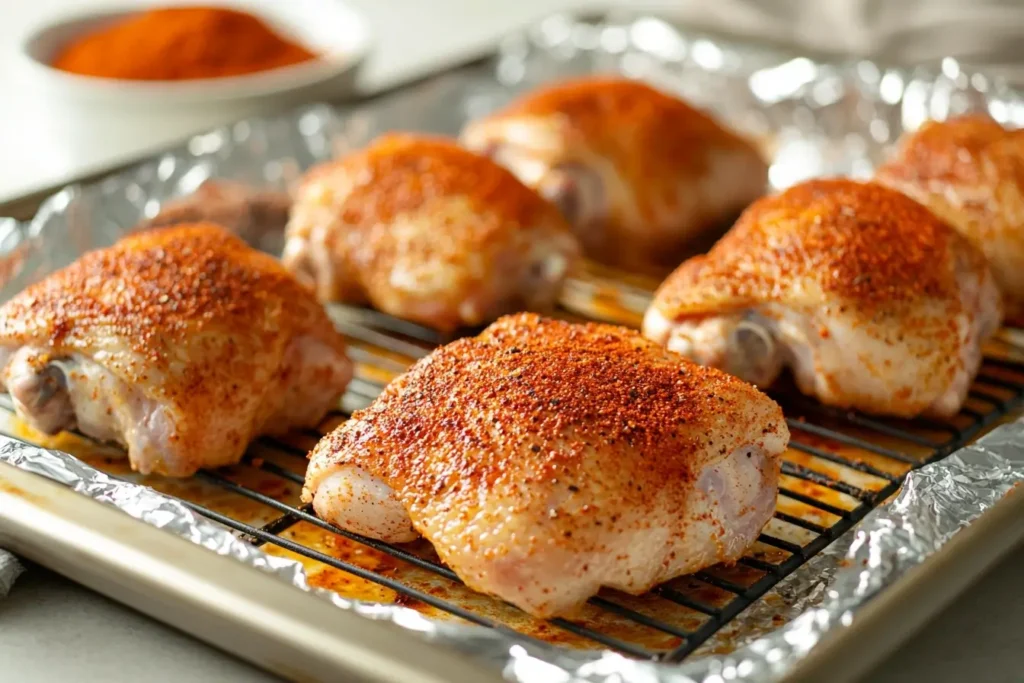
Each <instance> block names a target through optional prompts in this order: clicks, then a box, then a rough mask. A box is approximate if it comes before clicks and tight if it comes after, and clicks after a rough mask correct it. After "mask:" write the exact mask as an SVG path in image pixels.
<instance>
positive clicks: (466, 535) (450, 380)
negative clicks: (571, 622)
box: [303, 314, 789, 617]
mask: <svg viewBox="0 0 1024 683" xmlns="http://www.w3.org/2000/svg"><path fill="white" fill-rule="evenodd" d="M788 439H789V432H788V430H787V428H786V423H785V420H784V419H783V416H782V410H781V409H780V408H779V406H778V405H776V404H775V403H774V402H773V401H772V400H771V399H769V398H768V397H767V396H765V395H764V394H762V393H761V392H759V391H758V390H757V389H755V388H754V387H752V386H750V385H749V384H746V383H744V382H741V381H740V380H738V379H735V378H733V377H730V376H728V375H726V374H725V373H722V372H719V371H717V370H714V369H711V368H704V367H700V366H698V365H695V364H693V363H690V362H689V361H687V360H685V359H683V358H682V357H680V356H677V355H676V354H674V353H671V352H669V351H666V350H665V349H664V348H662V347H659V346H657V345H656V344H653V343H651V342H649V341H647V340H645V339H643V338H642V337H641V336H640V335H639V334H638V333H636V332H634V331H631V330H627V329H624V328H621V327H613V326H610V325H600V324H587V325H574V324H570V323H567V322H562V321H556V320H548V319H544V318H541V317H538V316H536V315H534V314H518V315H514V316H508V317H505V318H502V319H500V320H499V321H497V322H496V323H494V324H493V325H491V326H490V327H488V328H487V329H486V330H485V331H484V332H483V333H482V334H481V335H479V336H478V337H474V338H464V339H460V340H459V341H456V342H454V343H451V344H448V345H447V346H443V347H441V348H439V349H438V350H436V351H434V352H433V353H432V354H431V355H429V356H428V357H426V358H425V359H423V360H421V361H419V362H418V363H416V365H414V366H413V367H412V369H411V370H409V372H407V373H406V374H404V375H402V376H401V377H399V378H397V379H396V380H395V381H394V382H392V383H391V384H390V385H389V386H388V387H387V388H386V389H385V391H384V393H383V394H382V395H381V396H380V397H379V398H378V399H377V400H376V401H375V402H374V403H373V404H372V405H371V406H370V407H369V408H367V409H366V410H362V411H359V412H357V413H355V414H354V415H353V417H352V419H351V420H350V421H349V422H347V423H345V424H344V425H342V426H341V427H339V428H338V429H337V430H335V431H334V432H333V433H331V434H330V435H328V436H326V437H324V438H323V439H322V440H321V441H320V443H319V444H318V445H317V446H316V448H315V449H314V451H313V452H312V454H311V463H310V466H309V469H308V472H307V474H306V486H305V489H304V491H303V500H304V501H306V502H312V504H313V507H314V508H315V510H316V512H317V514H318V515H320V517H321V518H323V519H325V520H327V521H329V522H331V523H333V524H335V525H337V526H339V527H341V528H343V529H348V530H350V531H353V532H357V533H360V534H363V535H366V536H370V537H373V538H378V539H381V540H384V541H388V542H398V543H401V542H405V541H411V540H413V539H415V538H417V537H418V536H419V535H422V536H423V537H424V538H426V539H427V540H428V541H430V543H432V544H433V546H434V548H435V550H436V551H437V553H438V555H439V556H440V558H441V559H442V560H443V561H444V562H445V564H447V565H448V566H449V567H451V568H452V570H454V571H455V572H456V573H457V574H458V575H459V577H460V578H461V579H462V580H463V581H464V582H465V583H466V584H467V585H468V586H470V587H471V588H473V589H475V590H478V591H481V592H484V593H488V594H491V595H496V596H498V597H500V598H502V599H504V600H507V601H508V602H511V603H512V604H514V605H517V606H518V607H520V608H522V609H523V610H525V611H526V612H529V613H530V614H533V615H535V616H539V617H550V616H555V615H564V614H569V613H571V612H572V611H573V610H574V608H576V607H577V606H578V605H580V604H582V603H583V602H585V601H586V600H587V598H589V597H590V596H592V595H594V594H595V593H597V591H598V590H599V589H600V588H601V587H602V586H609V587H612V588H617V589H619V590H623V591H626V592H628V593H632V594H641V593H644V592H645V591H647V590H649V589H650V588H652V587H653V586H654V585H656V584H658V583H661V582H663V581H666V580H668V579H670V578H672V577H674V576H678V575H680V574H686V573H689V572H693V571H696V570H698V569H700V568H702V567H707V566H709V565H712V564H715V563H717V562H728V561H733V560H736V559H737V558H739V557H740V556H741V555H742V554H743V552H744V551H745V550H746V549H747V548H748V547H749V546H750V545H751V544H752V543H753V542H754V541H755V540H756V539H757V536H758V533H759V532H760V531H761V529H762V527H763V526H764V524H765V523H766V522H767V521H768V519H769V518H770V517H771V516H772V514H773V511H774V509H775V498H776V493H777V487H778V482H777V478H778V474H779V467H780V455H781V453H782V452H783V451H784V450H785V447H786V444H787V442H788Z"/></svg>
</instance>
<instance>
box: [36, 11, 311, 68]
mask: <svg viewBox="0 0 1024 683" xmlns="http://www.w3.org/2000/svg"><path fill="white" fill-rule="evenodd" d="M316 57H317V56H316V54H315V53H313V52H311V51H310V50H308V49H306V48H305V47H303V46H302V45H298V44H296V43H294V42H292V41H290V40H288V39H286V38H284V37H282V36H280V35H278V34H277V33H275V32H274V31H273V30H272V29H271V28H270V27H268V26H267V25H266V24H265V23H263V21H261V20H260V19H258V18H256V17H254V16H252V15H251V14H246V13H245V12H239V11H235V10H230V9H226V8H217V7H177V8H167V9H154V10H150V11H147V12H143V13H140V14H136V15H133V16H131V17H128V18H126V19H124V20H123V21H120V22H118V23H116V24H114V25H112V26H108V27H106V28H104V29H102V30H99V31H96V32H94V33H90V34H88V35H85V36H83V37H81V38H79V39H78V40H76V41H75V42H73V43H71V44H70V45H69V46H67V47H66V48H65V49H64V50H63V51H62V52H61V53H60V54H59V55H58V56H57V58H56V59H55V60H54V62H53V66H54V67H56V68H58V69H62V70H64V71H68V72H71V73H76V74H81V75H85V76H97V77H100V78H119V79H127V80H139V81H179V80H193V79H202V78H217V77H222V76H238V75H241V74H248V73H254V72H258V71H267V70H269V69H276V68H278V67H282V66H289V65H292V64H298V63H300V62H306V61H309V60H312V59H316Z"/></svg>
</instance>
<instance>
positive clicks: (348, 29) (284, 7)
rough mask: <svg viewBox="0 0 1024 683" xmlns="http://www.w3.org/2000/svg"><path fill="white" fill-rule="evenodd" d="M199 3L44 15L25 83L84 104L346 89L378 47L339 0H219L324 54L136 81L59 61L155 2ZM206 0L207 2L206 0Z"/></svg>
mask: <svg viewBox="0 0 1024 683" xmlns="http://www.w3.org/2000/svg"><path fill="white" fill-rule="evenodd" d="M188 4H197V2H196V0H192V2H188V1H187V0H167V1H165V2H160V3H158V4H157V3H138V2H130V1H126V2H122V3H121V4H120V5H112V6H109V7H106V8H102V9H95V10H93V11H91V12H89V13H86V14H79V15H64V16H61V17H57V18H54V19H52V20H50V21H47V22H44V23H42V24H41V25H39V26H38V28H36V29H35V30H33V31H31V32H29V33H28V35H27V36H26V38H25V40H24V41H23V42H22V44H21V60H20V62H21V63H20V68H21V71H22V76H23V79H22V80H23V81H24V83H25V84H26V85H27V86H28V87H30V88H32V89H35V90H37V91H42V92H43V93H44V94H45V95H46V96H48V97H56V98H58V99H60V100H64V101H69V102H77V103H82V104H103V105H115V106H119V107H146V108H151V107H158V108H161V109H165V108H168V107H171V108H180V107H197V106H199V107H201V106H204V105H218V104H219V105H226V104H228V103H256V102H260V101H264V100H267V101H269V100H273V101H275V102H281V101H292V100H296V101H297V100H302V99H310V98H313V97H317V98H324V97H327V98H333V97H341V96H343V95H345V94H347V91H349V90H351V89H352V87H353V84H354V82H355V75H356V72H357V71H358V68H359V66H360V65H361V64H362V62H363V61H364V60H365V58H366V56H367V54H368V53H369V51H370V46H371V42H372V40H371V35H370V28H369V26H368V24H367V22H366V20H365V19H364V18H363V17H362V15H360V14H359V13H358V12H356V11H355V10H353V9H352V8H351V7H348V6H347V5H346V4H345V3H343V2H340V1H339V0H263V1H262V2H260V1H257V0H249V1H242V0H213V1H212V2H211V3H209V4H212V5H216V6H222V7H231V8H234V9H242V10H245V11H247V12H250V13H251V14H253V15H255V16H257V17H259V18H260V19H262V20H263V21H265V22H266V23H267V24H268V25H269V26H271V27H272V28H273V29H274V30H276V31H277V32H279V33H280V34H282V35H284V36H286V37H289V38H291V39H294V40H296V41H297V42H300V43H302V44H303V45H305V46H307V47H308V48H310V49H311V50H313V51H315V52H317V53H319V54H320V56H321V58H320V59H317V60H313V61H310V62H305V63H301V64H296V65H293V66H287V67H282V68H279V69H273V70H270V71H264V72H259V73H253V74H247V75H244V76H228V77H223V78H212V79H199V80H188V81H133V80H123V79H114V78H96V77H92V76H81V75H77V74H72V73H68V72H66V71H61V70H60V69H55V68H53V67H52V66H50V63H51V62H52V61H53V59H54V58H55V56H56V54H57V52H58V51H59V50H60V49H61V48H62V47H63V46H65V45H66V44H67V43H68V42H70V41H71V40H73V39H74V38H75V37H76V36H80V35H82V34H83V33H85V32H88V31H92V30H96V29H99V28H102V27H104V26H107V25H109V24H111V23H113V22H115V21H117V20H118V19H121V18H123V17H125V16H127V15H129V14H135V13H138V12H140V11H143V10H144V9H146V8H147V7H149V6H159V7H168V6H173V5H188ZM204 4H205V3H204Z"/></svg>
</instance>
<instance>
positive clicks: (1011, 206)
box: [876, 115, 1024, 325]
mask: <svg viewBox="0 0 1024 683" xmlns="http://www.w3.org/2000/svg"><path fill="white" fill-rule="evenodd" d="M876 177H877V179H878V181H879V182H881V183H883V184H885V185H888V186H890V187H894V188H896V189H897V190H900V191H901V192H904V193H906V194H908V195H909V196H911V197H913V198H914V199H916V200H917V201H919V202H921V203H922V204H924V205H925V206H927V207H928V208H930V209H931V210H932V211H934V212H935V214H936V215H937V216H939V217H940V218H942V219H944V220H946V221H947V222H948V223H949V224H950V225H952V226H953V227H954V228H956V229H957V230H958V231H959V232H960V234H961V235H963V236H964V237H966V238H967V239H968V240H970V241H971V242H973V243H974V245H975V246H976V247H978V248H979V249H981V251H982V252H984V254H985V257H986V258H987V259H988V262H989V265H990V266H991V268H992V272H993V274H994V275H995V277H996V282H998V284H999V287H1000V289H1001V290H1002V292H1003V301H1004V305H1005V307H1006V315H1007V318H1008V319H1009V321H1010V322H1011V323H1013V324H1016V325H1024V132H1022V131H1019V130H1006V129H1005V128H1003V127H1002V126H1001V125H999V124H998V123H996V122H995V121H993V120H992V119H990V118H988V117H987V116H984V115H972V116H963V117H960V118H956V119H953V120H950V121H943V122H939V121H931V122H928V123H926V124H924V126H922V127H921V129H920V130H918V131H917V132H915V133H911V134H909V135H907V136H906V137H905V138H904V139H903V141H902V143H901V145H900V147H899V149H898V150H897V153H896V154H895V156H894V157H893V158H892V159H891V160H890V161H889V162H888V163H887V164H885V165H883V166H882V167H881V168H880V169H879V170H878V174H877V176H876Z"/></svg>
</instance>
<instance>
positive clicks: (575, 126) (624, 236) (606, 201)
mask: <svg viewBox="0 0 1024 683" xmlns="http://www.w3.org/2000/svg"><path fill="white" fill-rule="evenodd" d="M462 141H463V144H465V145H466V146H467V147H469V148H470V149H473V150H476V151H478V152H480V153H481V154H487V155H488V156H491V157H492V158H494V159H496V160H497V161H499V162H500V163H502V164H503V165H505V166H507V167H508V168H509V169H511V170H512V172H514V173H515V174H516V175H518V176H519V178H520V179H522V180H523V182H525V183H526V184H527V185H530V186H531V187H535V188H537V190H538V191H539V192H540V193H541V194H543V195H544V196H546V197H548V198H549V199H551V200H552V201H554V202H555V203H556V204H557V205H558V206H559V207H561V209H562V211H563V213H564V214H565V216H566V217H567V218H568V219H569V221H570V222H571V223H573V225H574V226H575V228H576V233H577V235H578V236H579V238H580V241H581V242H582V243H583V247H584V251H585V252H586V253H587V254H588V255H589V256H590V257H591V258H593V259H594V260H596V261H600V262H602V263H606V264H609V265H612V266H619V267H622V268H626V269H630V270H634V271H640V272H656V273H665V272H666V271H668V270H670V269H671V268H673V267H675V266H676V265H678V264H679V262H680V260H682V258H683V257H684V256H685V255H686V254H687V253H695V252H694V249H693V243H694V240H695V239H697V238H700V237H706V236H707V235H706V233H708V232H709V231H710V230H711V229H713V228H715V227H718V226H724V224H726V223H727V222H728V221H730V220H732V219H733V218H735V216H736V214H738V213H739V212H740V211H741V210H742V209H743V208H744V207H746V206H747V205H748V204H749V203H750V202H752V201H753V200H754V199H756V198H757V197H759V196H761V194H762V193H763V192H764V190H765V187H766V185H767V181H768V167H767V165H766V164H765V162H764V160H763V159H762V158H761V156H760V154H759V153H758V152H757V150H756V149H754V147H753V146H752V145H751V144H750V143H749V142H747V141H745V140H743V139H741V138H740V137H738V136H737V135H735V134H734V133H732V132H730V131H728V130H726V129H725V128H723V127H722V126H721V125H720V124H718V123H717V122H716V121H715V120H714V119H713V118H711V117H710V116H708V115H707V114H705V113H703V112H700V111H698V110H696V109H694V108H692V107H690V106H689V105H688V104H686V103H685V102H683V101H681V100H679V99H676V98H675V97H671V96H669V95H667V94H665V93H662V92H660V91H658V90H655V89H654V88H651V87H650V86H647V85H644V84H642V83H639V82H636V81H632V80H629V79H625V78H596V77H591V78H584V79H580V80H575V81H569V82H563V83H559V84H556V85H552V86H548V87H544V88H541V89H539V90H536V91H534V92H533V93H530V94H528V95H526V96H525V97H523V98H521V99H519V100H518V101H516V102H514V103H513V104H512V105H511V106H509V107H508V108H506V109H504V110H502V111H499V112H497V113H495V114H493V115H491V116H489V117H486V118H484V119H481V120H478V121H474V122H472V123H470V124H469V125H468V126H467V127H466V129H465V130H464V131H463V134H462Z"/></svg>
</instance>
